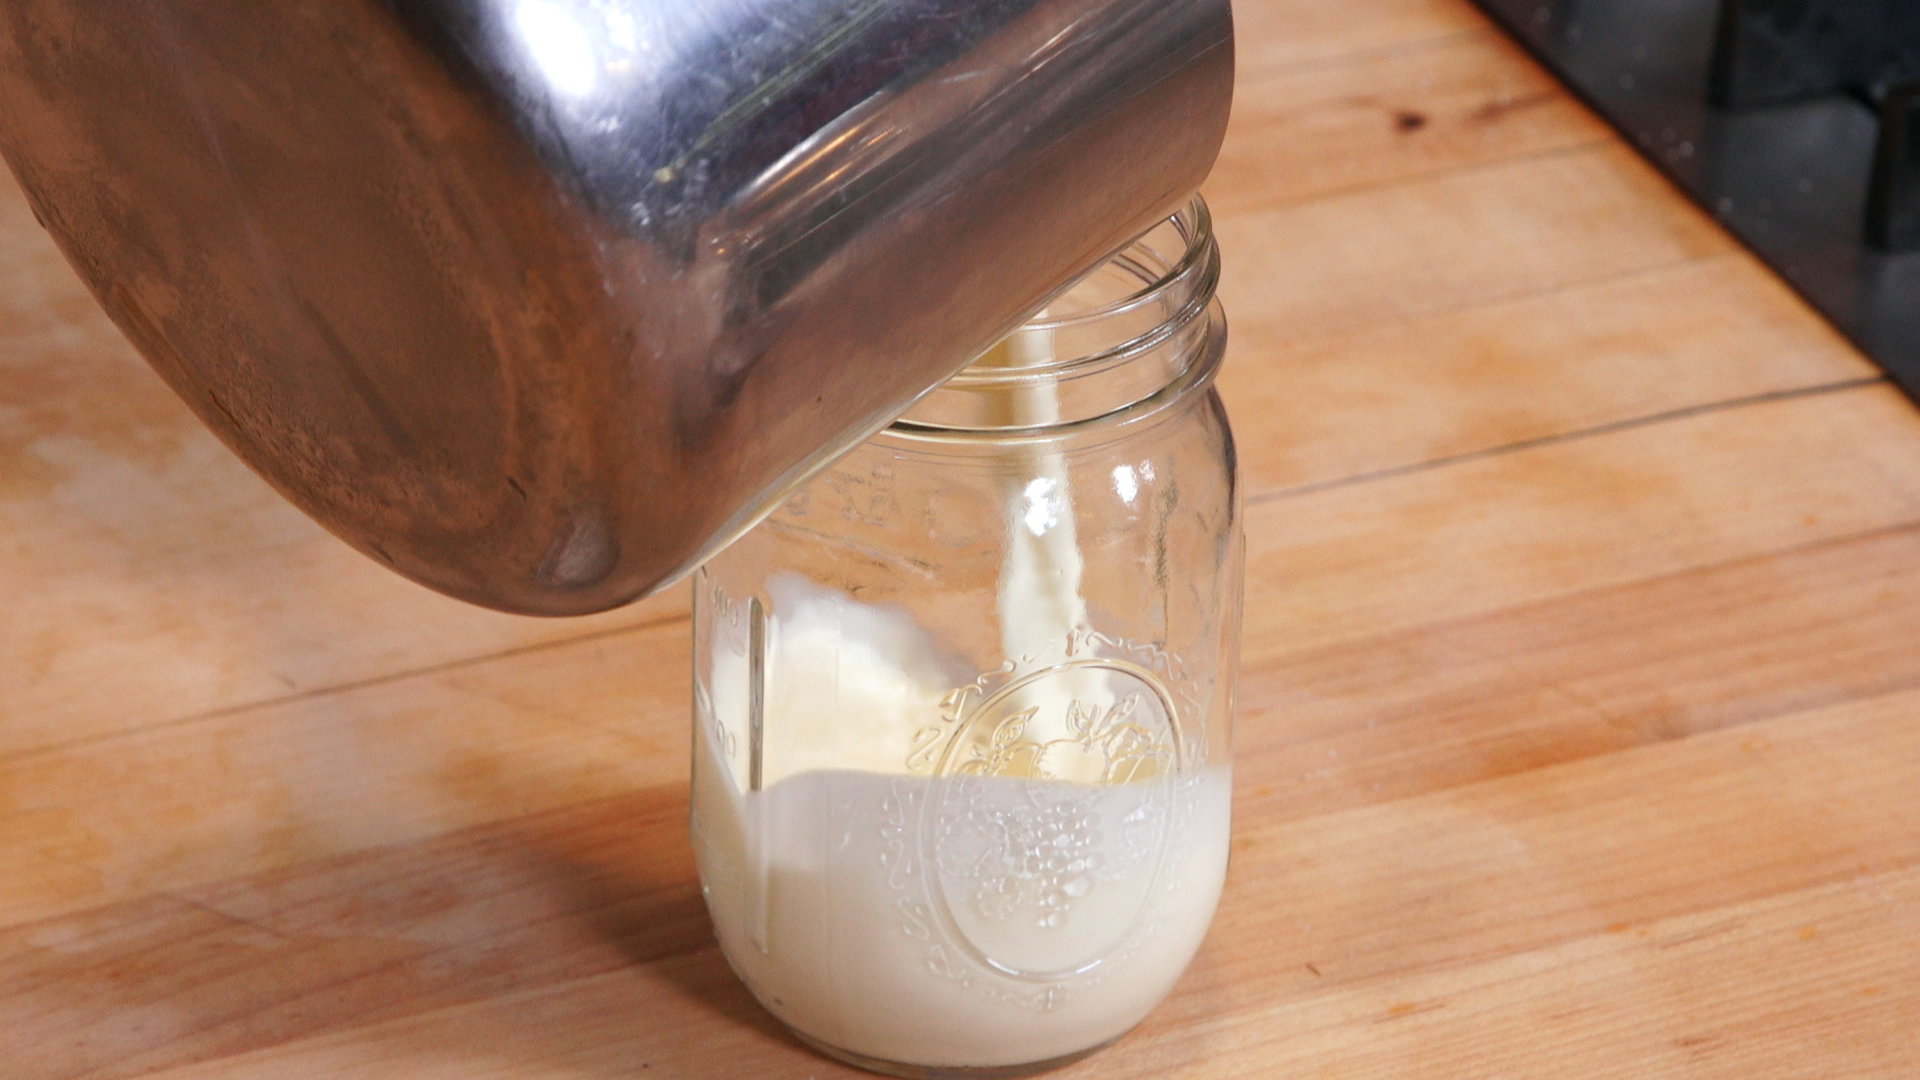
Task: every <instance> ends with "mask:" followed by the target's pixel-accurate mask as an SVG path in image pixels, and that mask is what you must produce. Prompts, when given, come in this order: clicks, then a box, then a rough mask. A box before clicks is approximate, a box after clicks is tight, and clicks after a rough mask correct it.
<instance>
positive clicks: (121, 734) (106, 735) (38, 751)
mask: <svg viewBox="0 0 1920 1080" xmlns="http://www.w3.org/2000/svg"><path fill="white" fill-rule="evenodd" d="M690 617H691V616H689V615H686V614H677V615H662V616H660V617H658V618H654V619H648V620H646V621H645V622H637V623H633V624H630V625H627V626H613V627H608V628H607V629H604V630H595V631H593V632H591V633H586V634H580V635H578V636H576V637H569V638H556V639H554V640H552V641H539V642H534V643H532V644H529V645H519V646H515V647H514V648H511V649H501V650H499V651H497V652H489V653H482V654H479V655H477V656H464V657H460V658H458V659H454V660H444V661H441V662H440V663H437V664H428V665H426V666H425V667H417V668H408V669H407V670H405V671H392V672H388V673H386V674H384V675H375V676H371V677H368V678H364V679H354V680H351V681H348V682H343V683H335V684H333V685H331V686H316V687H313V688H312V689H309V690H302V691H300V692H299V693H297V694H287V695H284V696H282V697H268V698H258V699H256V700H253V701H244V702H240V703H238V704H234V705H222V706H221V707H220V708H217V709H208V710H207V711H205V712H198V713H191V714H189V715H186V716H176V717H174V718H172V719H169V720H160V721H156V722H154V723H151V724H143V725H141V726H140V727H138V728H132V729H129V730H125V731H107V732H101V733H100V734H98V735H89V736H85V737H83V738H78V739H68V740H65V741H63V742H53V743H46V744H44V745H41V746H35V747H31V748H29V749H26V750H15V751H11V752H7V753H0V762H6V763H13V762H18V761H25V760H28V759H30V758H33V757H36V756H39V755H42V754H54V753H61V752H64V751H68V750H72V749H74V748H76V747H80V746H87V745H89V744H93V743H103V742H109V741H112V740H114V739H121V738H126V737H127V736H130V735H145V734H148V733H149V732H154V731H165V730H167V729H169V728H177V727H186V726H187V725H189V724H198V723H201V722H202V721H206V720H219V719H222V718H224V717H229V716H236V715H239V714H240V713H245V712H252V711H254V710H256V709H271V708H277V707H279V706H283V705H293V704H297V703H299V702H302V701H310V700H313V699H317V698H326V697H332V696H334V695H336V694H346V693H352V692H353V691H355V690H365V689H368V688H370V687H375V686H385V685H387V684H389V683H397V682H404V681H405V680H407V679H413V678H421V677H425V676H429V675H439V674H442V673H444V672H449V671H458V670H460V669H462V668H468V667H474V666H476V665H479V664H485V663H489V662H491V661H494V660H506V659H510V658H512V657H516V656H528V655H531V654H534V653H539V652H546V651H548V650H550V649H562V648H566V647H568V646H572V645H584V644H586V643H588V642H592V641H605V640H609V639H611V638H617V637H620V636H622V635H624V634H637V633H640V632H642V631H645V630H654V629H658V628H659V627H662V626H668V625H671V624H673V623H676V622H686V621H687V620H688V619H689V618H690Z"/></svg>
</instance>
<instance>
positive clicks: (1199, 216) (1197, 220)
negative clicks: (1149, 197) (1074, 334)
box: [1020, 194, 1213, 330]
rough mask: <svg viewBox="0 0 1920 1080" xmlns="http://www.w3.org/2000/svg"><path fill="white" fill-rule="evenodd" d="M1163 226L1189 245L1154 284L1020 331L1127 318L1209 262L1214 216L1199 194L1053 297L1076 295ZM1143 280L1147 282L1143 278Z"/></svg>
mask: <svg viewBox="0 0 1920 1080" xmlns="http://www.w3.org/2000/svg"><path fill="white" fill-rule="evenodd" d="M1183 215H1185V216H1188V217H1190V218H1191V219H1192V223H1191V225H1189V224H1187V223H1186V222H1185V221H1183V220H1182V217H1183ZM1162 224H1171V225H1172V226H1173V227H1174V229H1175V230H1176V231H1178V232H1179V233H1180V237H1181V239H1183V240H1185V241H1186V242H1187V246H1186V250H1184V251H1182V252H1181V254H1180V258H1179V259H1178V260H1176V261H1175V262H1174V264H1173V265H1172V266H1170V267H1168V268H1167V269H1166V270H1165V271H1164V272H1162V273H1161V274H1160V275H1159V276H1158V277H1156V278H1154V279H1152V280H1151V281H1146V284H1144V285H1142V286H1141V287H1140V288H1139V289H1137V290H1135V291H1134V292H1133V293H1131V294H1130V295H1127V296H1123V297H1120V298H1119V299H1117V300H1110V301H1108V302H1106V303H1104V304H1102V305H1100V306H1099V307H1095V308H1089V309H1088V310H1086V311H1079V312H1075V313H1074V314H1072V315H1065V316H1062V317H1060V318H1058V319H1030V320H1028V321H1027V322H1024V323H1021V324H1020V329H1021V330H1058V329H1061V328H1063V327H1068V326H1076V325H1079V324H1081V323H1087V322H1092V321H1093V320H1095V319H1105V318H1111V317H1112V316H1115V315H1122V314H1125V313H1126V312H1128V311H1131V310H1133V309H1134V308H1137V307H1140V306H1142V305H1144V304H1147V303H1150V302H1151V301H1153V300H1154V299H1155V298H1156V297H1158V296H1159V295H1160V294H1161V293H1163V292H1165V291H1166V290H1168V289H1170V288H1172V287H1173V286H1174V284H1175V283H1176V282H1178V281H1179V280H1180V279H1181V278H1182V277H1184V276H1185V275H1186V274H1187V273H1188V272H1189V271H1191V270H1192V269H1193V267H1194V266H1195V264H1197V263H1199V262H1200V260H1202V259H1204V258H1206V257H1207V255H1208V252H1209V251H1210V250H1211V248H1210V245H1209V244H1208V243H1207V240H1208V239H1209V238H1211V237H1212V236H1213V213H1212V211H1210V210H1208V209H1207V203H1206V200H1204V199H1202V198H1201V197H1200V196H1199V195H1197V194H1196V195H1191V196H1188V198H1187V204H1186V205H1185V206H1183V207H1181V208H1180V210H1178V211H1176V212H1174V213H1173V214H1171V215H1169V216H1168V217H1166V218H1165V219H1164V220H1163V221H1157V222H1155V223H1154V224H1153V228H1150V229H1148V230H1146V232H1143V233H1141V234H1140V236H1136V237H1134V238H1133V239H1132V240H1129V241H1127V243H1126V244H1125V245H1123V246H1122V247H1121V248H1120V250H1119V251H1116V252H1114V254H1113V256H1112V258H1109V259H1103V260H1101V261H1100V262H1098V263H1095V264H1094V265H1092V266H1090V267H1088V268H1087V271H1086V272H1085V273H1083V274H1081V275H1080V276H1078V277H1076V278H1074V279H1073V280H1072V281H1069V282H1067V283H1066V284H1065V285H1064V286H1062V287H1061V288H1060V290H1059V292H1056V293H1055V294H1054V295H1055V296H1060V295H1063V294H1065V293H1068V292H1071V291H1073V288H1074V286H1076V285H1079V284H1080V283H1081V282H1082V281H1085V280H1086V279H1087V278H1088V277H1091V276H1092V275H1093V274H1095V273H1097V272H1099V270H1100V268H1101V267H1103V266H1105V265H1106V264H1107V263H1109V262H1111V261H1113V260H1114V259H1122V258H1125V257H1126V254H1127V252H1128V251H1130V250H1131V249H1132V248H1133V245H1134V244H1136V243H1138V242H1139V241H1140V239H1141V237H1144V236H1146V235H1147V234H1148V233H1151V232H1152V231H1153V229H1157V228H1159V227H1160V226H1161V225H1162ZM1129 261H1131V260H1129ZM1142 280H1143V281H1144V280H1146V279H1145V278H1144V276H1143V278H1142ZM1041 310H1042V311H1044V310H1046V309H1045V308H1044V307H1042V308H1041Z"/></svg>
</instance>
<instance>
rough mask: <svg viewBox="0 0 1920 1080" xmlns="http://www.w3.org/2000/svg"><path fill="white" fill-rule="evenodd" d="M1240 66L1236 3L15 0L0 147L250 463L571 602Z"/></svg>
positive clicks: (1171, 181)
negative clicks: (107, 3) (1235, 52)
mask: <svg viewBox="0 0 1920 1080" xmlns="http://www.w3.org/2000/svg"><path fill="white" fill-rule="evenodd" d="M1232 68H1233V62H1232V28H1231V21H1230V16H1229V13H1228V6H1227V0H385V2H381V0H278V2H274V3H260V2H259V0H128V2H126V3H123V4H115V5H111V7H110V10H109V9H107V8H105V7H103V6H101V5H96V4H88V3H82V2H80V0H11V2H10V3H8V4H7V5H6V6H5V8H4V9H0V151H4V153H5V156H6V158H7V161H8V163H9V164H10V165H11V166H12V167H13V170H14V172H15V174H16V175H17V176H18V177H19V180H20V182H21V185H22V187H24V188H25V190H26V192H27V195H28V198H29V199H30V200H31V202H32V204H33V206H34V208H35V212H36V214H37V215H38V216H39V217H40V219H41V221H42V222H43V224H45V225H46V226H47V228H48V229H49V230H50V231H51V232H52V234H53V236H54V238H55V239H56V240H57V241H58V242H59V244H60V246H61V248H62V250H64V251H65V252H66V254H67V257H68V258H69V259H70V260H71V261H72V263H73V264H74V266H75V267H76V268H77V269H78V271H79V272H80V274H81V276H82V277H83V278H84V279H85V280H86V282H87V284H88V285H89V286H90V287H91V288H92V290H93V292H94V294H95V295H96V296H97V297H98V298H99V299H100V301H101V303H102V304H103V305H104V306H105V307H106V309H107V311H108V312H109V314H111V315H112V317H113V318H114V320H115V322H117V323H118V324H119V326H120V328H121V329H122V330H123V331H125V333H126V334H127V336H128V337H129V338H131V339H132V341H133V342H134V344H135V345H137V346H138V347H139V349H140V351H141V352H142V353H143V354H145V355H146V357H147V358H148V360H150V361H151V362H152V364H153V365H154V367H155V368H156V369H158V370H159V372H160V374H161V375H162V376H163V377H164V378H165V379H166V380H167V381H168V382H169V383H170V384H171V385H172V386H173V388H174V389H175V390H176V391H178V392H179V394H180V395H181V396H182V397H183V398H185V399H186V401H187V403H188V404H189V405H190V406H191V407H192V408H193V409H194V410H195V411H196V412H197V413H198V414H199V415H200V417H201V418H202V419H203V420H205V421H206V422H207V423H208V425H209V426H211V427H212V428H213V430H214V431H215V432H217V433H218V434H219V435H220V437H221V438H222V439H224V440H225V441H226V442H227V444H228V445H229V446H231V447H232V448H233V449H234V450H236V451H237V452H238V453H239V454H240V455H241V456H242V457H244V458H245V459H246V460H247V461H248V463H249V464H251V465H252V466H253V467H254V468H255V469H256V470H258V471H259V472H260V473H261V474H263V475H264V476H265V477H266V478H267V479H268V480H269V481H270V482H271V483H273V484H274V485H275V486H276V487H277V488H278V489H279V490H280V491H281V492H282V493H283V494H285V495H286V496H287V497H288V498H290V499H291V500H293V501H294V502H295V503H296V504H298V505H299V506H300V507H301V508H302V509H304V510H305V511H306V512H308V513H309V514H311V515H313V516H314V517H315V518H317V519H318V520H319V521H320V522H321V523H323V524H324V525H326V526H327V527H328V528H330V529H331V530H333V531H334V532H335V533H337V534H338V535H340V536H341V537H342V538H344V539H345V540H346V541H347V542H349V543H351V544H353V545H354V546H355V547H358V548H359V549H361V550H362V551H365V552H367V553H369V554H371V555H373V556H374V557H376V558H379V559H382V560H384V561H385V562H387V563H388V564H390V565H392V566H393V567H394V568H395V569H397V570H399V571H400V572H401V573H403V574H406V575H407V576H409V577H411V578H413V579H414V580H416V581H420V582H422V583H424V584H426V585H429V586H431V587H433V588H435V589H439V590H441V591H443V592H446V593H449V594H451V595H454V596H458V597H461V598H463V599H466V600H470V601H473V602H475V603H479V604H484V605H487V606H490V607H496V608H501V609H504V610H509V611H519V612H527V613H537V614H556V615H558V614H575V613H584V612H590V611H596V610H601V609H604V608H608V607H612V606H615V605H618V604H621V603H624V602H626V601H628V600H631V599H634V598H635V597H638V596H640V595H643V594H645V593H647V592H649V591H651V590H653V589H656V588H658V587H660V586H661V585H664V584H665V583H667V582H669V581H671V580H673V579H674V578H676V577H678V576H679V575H681V574H682V573H684V572H686V571H688V570H690V569H691V568H692V567H694V566H695V565H697V564H698V563H699V562H700V561H701V560H702V559H704V558H705V557H706V556H707V555H709V554H710V553H711V552H713V551H714V550H717V549H718V547H719V546H721V545H722V544H724V543H725V542H727V541H728V540H730V539H731V538H732V537H733V536H735V535H737V534H738V533H739V532H740V531H742V530H744V529H745V528H746V527H748V526H749V525H751V524H752V523H753V522H754V521H755V520H757V519H758V517H759V516H760V515H761V514H762V513H763V512H764V511H765V510H767V509H768V508H769V507H770V506H771V505H773V503H775V502H776V501H777V500H778V499H779V498H781V497H782V496H783V495H784V494H785V493H786V492H787V491H789V490H790V489H791V488H793V487H794V486H795V485H796V484H797V483H798V482H799V481H801V480H802V479H804V478H805V477H806V476H807V475H808V474H809V473H810V472H811V471H812V470H813V469H815V468H816V467H818V466H820V465H822V464H824V463H825V462H827V461H828V460H831V459H832V458H833V457H835V456H837V455H838V454H839V453H840V452H842V451H843V450H845V449H846V448H848V447H850V446H851V445H853V444H854V443H856V442H857V441H859V440H860V439H862V438H864V437H865V436H866V435H867V434H869V433H870V432H872V431H873V430H875V429H877V428H878V427H880V426H882V425H883V424H885V423H886V422H887V421H888V420H890V419H891V418H892V417H893V416H894V415H895V414H896V413H898V412H899V411H900V410H902V409H903V408H905V406H906V405H907V404H908V403H909V402H910V401H911V400H912V399H913V398H914V397H916V396H917V395H919V394H920V393H922V392H924V391H926V390H927V389H929V388H931V387H932V386H934V385H935V384H937V383H938V382H940V381H941V380H942V379H944V378H945V377H946V376H947V375H949V374H951V373H952V372H953V371H955V370H957V369H958V368H959V367H961V366H962V365H964V364H965V363H966V362H967V361H968V360H969V359H971V358H972V357H973V356H974V355H975V354H976V353H978V352H979V351H981V350H983V349H984V348H986V347H987V346H989V345H990V344H992V343H993V342H994V341H995V340H996V339H997V338H998V337H999V336H1000V335H1002V334H1003V333H1004V332H1006V331H1007V330H1009V329H1011V328H1012V327H1013V326H1014V325H1015V324H1017V323H1018V322H1019V321H1020V320H1021V318H1022V317H1023V316H1025V315H1026V314H1027V313H1028V312H1029V311H1030V310H1032V309H1034V308H1037V307H1038V306H1039V305H1040V304H1041V303H1042V302H1043V301H1044V300H1045V299H1046V297H1047V296H1048V295H1049V294H1051V293H1052V292H1053V291H1055V290H1057V289H1058V288H1059V287H1061V286H1063V285H1064V284H1066V283H1067V282H1068V281H1069V280H1070V279H1071V278H1072V276H1073V275H1074V274H1075V273H1076V272H1078V271H1080V270H1082V269H1084V268H1085V267H1088V266H1090V265H1092V264H1094V263H1095V262H1096V261H1097V260H1099V259H1100V258H1101V257H1103V256H1104V255H1106V254H1107V253H1108V252H1110V251H1111V250H1113V249H1115V248H1117V247H1119V246H1120V245H1121V244H1122V243H1124V242H1125V241H1127V240H1128V239H1129V238H1130V237H1131V236H1133V235H1134V234H1136V233H1138V232H1140V231H1142V230H1144V229H1146V228H1147V227H1148V226H1150V225H1151V224H1152V223H1153V222H1154V221H1156V220H1157V219H1159V218H1160V217H1162V216H1164V215H1165V214H1167V213H1169V212H1171V211H1172V210H1173V209H1174V208H1175V207H1176V205H1177V204H1178V203H1179V202H1180V201H1181V200H1182V199H1183V198H1184V197H1185V196H1186V195H1187V194H1188V193H1189V192H1191V191H1192V190H1193V189H1194V188H1196V187H1198V186H1199V184H1200V181H1201V180H1202V179H1203V178H1204V176H1205V175H1206V172H1207V170H1208V168H1209V167H1210V166H1211V164H1212V161H1213V158H1214V156H1215V153H1216V152H1217V149H1218V147H1219V143H1220V138H1221V135H1222V132H1223V130H1224V127H1225V123H1226V117H1227V108H1228V103H1229V99H1230V96H1231V87H1232V75H1233V72H1232ZM875 497H876V498H879V497H884V495H883V493H878V492H876V493H875Z"/></svg>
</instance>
